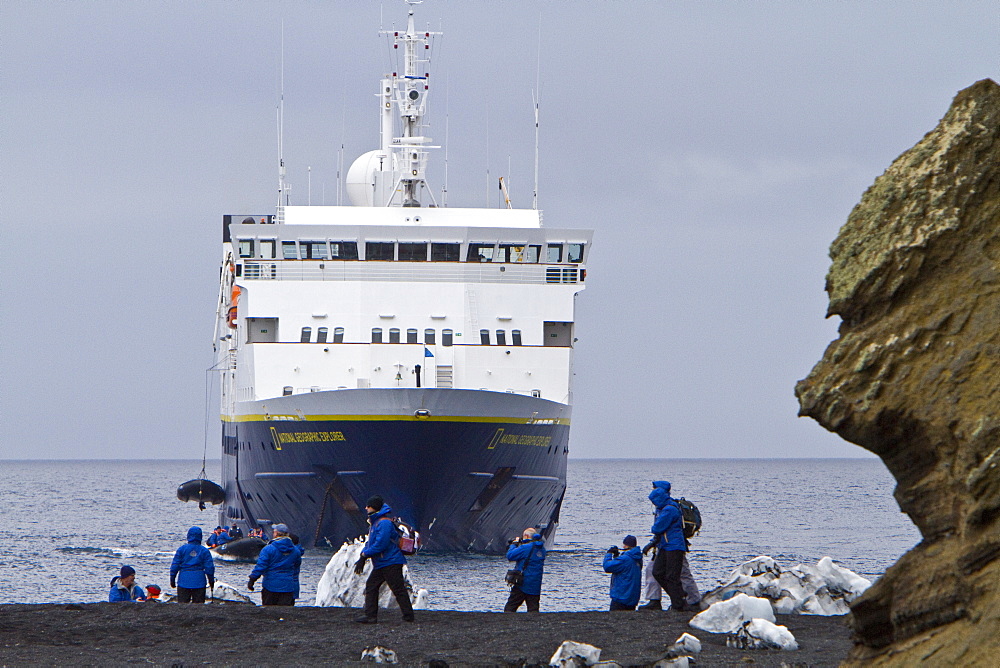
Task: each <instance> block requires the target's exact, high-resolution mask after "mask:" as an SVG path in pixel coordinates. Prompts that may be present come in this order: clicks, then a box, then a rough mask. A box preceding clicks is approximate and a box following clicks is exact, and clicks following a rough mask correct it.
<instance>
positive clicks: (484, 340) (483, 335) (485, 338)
mask: <svg viewBox="0 0 1000 668" xmlns="http://www.w3.org/2000/svg"><path fill="white" fill-rule="evenodd" d="M479 343H480V344H482V345H484V346H488V345H490V330H488V329H481V330H479Z"/></svg>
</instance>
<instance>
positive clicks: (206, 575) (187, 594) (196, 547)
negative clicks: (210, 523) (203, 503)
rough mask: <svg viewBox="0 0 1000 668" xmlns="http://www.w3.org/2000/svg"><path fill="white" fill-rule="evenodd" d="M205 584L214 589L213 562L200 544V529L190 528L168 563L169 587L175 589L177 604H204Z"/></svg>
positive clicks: (209, 554)
mask: <svg viewBox="0 0 1000 668" xmlns="http://www.w3.org/2000/svg"><path fill="white" fill-rule="evenodd" d="M206 582H207V583H208V586H210V587H215V562H214V561H212V553H211V552H209V551H208V548H206V547H205V546H204V545H202V544H201V527H191V528H190V529H188V532H187V543H185V544H184V545H181V546H180V547H179V548H177V551H176V552H174V560H173V561H172V562H171V563H170V586H171V587H176V588H177V602H178V603H204V602H205V584H206Z"/></svg>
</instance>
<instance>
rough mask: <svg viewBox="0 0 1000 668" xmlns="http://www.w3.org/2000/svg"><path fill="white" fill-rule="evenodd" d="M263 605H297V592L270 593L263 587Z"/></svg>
mask: <svg viewBox="0 0 1000 668" xmlns="http://www.w3.org/2000/svg"><path fill="white" fill-rule="evenodd" d="M260 602H261V605H295V592H291V591H268V590H267V589H264V588H263V587H261V590H260Z"/></svg>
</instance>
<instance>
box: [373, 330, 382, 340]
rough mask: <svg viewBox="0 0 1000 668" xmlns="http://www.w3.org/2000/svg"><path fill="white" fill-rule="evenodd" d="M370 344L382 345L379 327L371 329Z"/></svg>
mask: <svg viewBox="0 0 1000 668" xmlns="http://www.w3.org/2000/svg"><path fill="white" fill-rule="evenodd" d="M372 343H382V328H381V327H372Z"/></svg>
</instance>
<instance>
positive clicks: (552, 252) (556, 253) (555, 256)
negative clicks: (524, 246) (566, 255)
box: [545, 244, 562, 262]
mask: <svg viewBox="0 0 1000 668" xmlns="http://www.w3.org/2000/svg"><path fill="white" fill-rule="evenodd" d="M545 261H546V262H562V244H549V245H548V247H547V248H546V249H545Z"/></svg>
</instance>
